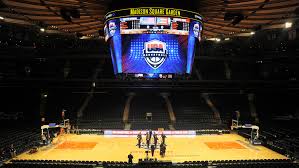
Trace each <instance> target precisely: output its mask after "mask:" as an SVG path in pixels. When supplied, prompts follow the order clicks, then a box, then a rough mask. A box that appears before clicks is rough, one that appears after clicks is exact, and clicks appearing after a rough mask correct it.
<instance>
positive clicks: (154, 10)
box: [105, 7, 203, 24]
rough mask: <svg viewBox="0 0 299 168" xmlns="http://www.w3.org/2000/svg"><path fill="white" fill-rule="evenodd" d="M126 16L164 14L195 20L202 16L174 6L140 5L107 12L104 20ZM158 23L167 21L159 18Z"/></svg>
mask: <svg viewBox="0 0 299 168" xmlns="http://www.w3.org/2000/svg"><path fill="white" fill-rule="evenodd" d="M127 16H130V17H132V16H166V17H178V18H190V19H193V20H197V21H202V20H203V19H202V16H201V15H200V14H198V13H196V12H192V11H187V10H183V9H175V8H162V7H140V8H127V9H121V10H115V11H111V12H108V13H107V14H106V15H105V22H107V21H109V20H112V19H115V18H120V17H127ZM160 23H161V24H162V23H167V20H165V19H163V18H161V19H160Z"/></svg>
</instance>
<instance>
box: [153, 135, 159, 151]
mask: <svg viewBox="0 0 299 168" xmlns="http://www.w3.org/2000/svg"><path fill="white" fill-rule="evenodd" d="M157 143H158V136H157V134H156V133H154V144H155V148H156V147H157Z"/></svg>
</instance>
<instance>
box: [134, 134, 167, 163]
mask: <svg viewBox="0 0 299 168" xmlns="http://www.w3.org/2000/svg"><path fill="white" fill-rule="evenodd" d="M152 139H153V143H151V142H152ZM165 139H166V136H165V135H164V134H163V133H162V134H161V143H160V146H159V147H160V156H161V157H164V156H165V152H166V143H165ZM145 140H146V147H147V149H150V150H151V154H152V156H154V153H155V150H156V149H157V145H158V140H159V138H158V135H157V134H156V133H155V132H153V131H152V130H149V131H148V132H146V134H145ZM137 141H138V143H137V145H138V147H139V148H140V147H141V144H142V134H141V132H139V134H138V135H137Z"/></svg>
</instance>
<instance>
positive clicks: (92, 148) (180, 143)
mask: <svg viewBox="0 0 299 168" xmlns="http://www.w3.org/2000/svg"><path fill="white" fill-rule="evenodd" d="M159 138H160V137H159ZM143 141H144V137H143ZM166 144H167V149H166V156H165V157H164V158H161V157H160V155H159V150H156V151H155V155H154V157H151V155H150V154H149V157H150V158H157V159H158V160H165V161H167V160H168V161H169V160H171V161H172V162H184V161H209V160H251V159H287V158H286V157H285V156H283V155H281V154H279V153H276V152H274V151H272V150H270V149H268V148H265V147H263V146H253V145H251V144H250V143H249V142H248V141H246V139H245V138H243V137H241V136H239V135H236V134H223V135H199V136H193V137H175V136H168V137H167V138H166ZM145 146H146V145H142V148H140V149H139V148H138V146H137V140H136V137H113V136H104V135H72V134H69V135H62V136H60V137H59V138H57V139H55V140H54V142H53V144H52V145H50V146H45V147H42V148H40V149H39V150H38V152H37V153H34V154H29V153H28V152H26V153H23V154H21V155H19V156H17V159H29V160H80V161H108V160H109V161H127V155H128V154H129V153H132V155H133V156H134V159H133V161H134V162H138V159H139V158H143V159H144V158H145V157H146V154H145V151H146V149H145V148H146V147H145Z"/></svg>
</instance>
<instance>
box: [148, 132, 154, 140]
mask: <svg viewBox="0 0 299 168" xmlns="http://www.w3.org/2000/svg"><path fill="white" fill-rule="evenodd" d="M148 133H149V139H150V140H151V139H152V135H153V132H152V130H149V132H148Z"/></svg>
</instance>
